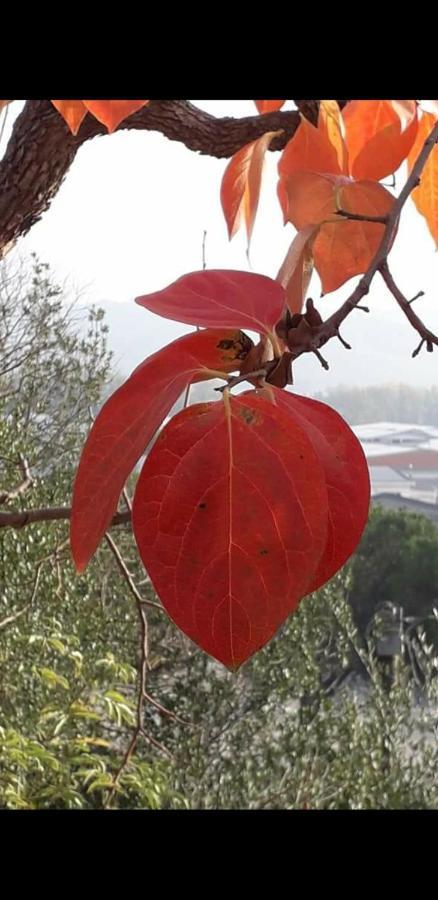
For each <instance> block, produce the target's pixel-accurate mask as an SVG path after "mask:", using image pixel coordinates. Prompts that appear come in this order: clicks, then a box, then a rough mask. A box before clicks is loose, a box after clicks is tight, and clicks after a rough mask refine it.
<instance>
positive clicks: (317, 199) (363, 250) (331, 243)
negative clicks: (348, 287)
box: [285, 172, 394, 293]
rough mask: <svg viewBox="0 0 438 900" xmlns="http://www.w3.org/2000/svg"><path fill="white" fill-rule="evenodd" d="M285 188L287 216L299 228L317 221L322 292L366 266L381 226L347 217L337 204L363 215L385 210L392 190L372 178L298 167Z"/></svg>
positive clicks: (391, 200)
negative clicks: (332, 173) (300, 169)
mask: <svg viewBox="0 0 438 900" xmlns="http://www.w3.org/2000/svg"><path fill="white" fill-rule="evenodd" d="M285 188H286V191H287V194H288V197H289V202H288V209H289V219H290V221H291V222H292V224H293V225H294V226H295V228H297V230H298V231H301V229H304V228H305V227H306V226H308V225H312V224H313V225H318V224H319V225H320V226H321V227H320V229H319V232H318V234H317V236H316V238H315V241H314V244H313V257H314V261H315V267H316V269H317V270H318V274H319V276H320V278H321V282H322V288H323V291H324V293H327V292H329V291H335V290H336V289H337V288H338V287H340V286H341V285H342V284H344V282H345V281H347V280H348V279H349V278H352V276H353V275H360V274H361V273H362V272H365V271H366V270H367V268H368V266H369V264H370V262H371V260H372V259H373V256H374V254H375V253H376V251H377V249H378V246H379V244H380V241H381V240H382V235H383V229H384V226H383V225H382V224H380V223H376V222H362V221H352V220H348V219H345V218H341V217H340V216H338V215H336V211H337V210H338V209H343V210H345V211H346V212H351V213H356V214H359V215H363V216H383V215H386V214H387V213H388V212H389V210H390V209H391V206H392V204H393V203H394V198H393V196H392V195H391V194H390V193H389V191H387V190H386V189H385V188H384V187H383V186H382V185H381V184H376V182H374V181H358V182H354V181H352V180H351V179H348V178H345V177H344V176H338V177H336V176H334V175H319V174H316V173H312V172H297V173H296V174H295V175H292V176H290V177H289V178H288V179H287V181H286V183H285Z"/></svg>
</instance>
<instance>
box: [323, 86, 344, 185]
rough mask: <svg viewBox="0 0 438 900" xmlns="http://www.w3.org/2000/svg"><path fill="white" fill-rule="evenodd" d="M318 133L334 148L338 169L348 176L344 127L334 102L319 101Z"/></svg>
mask: <svg viewBox="0 0 438 900" xmlns="http://www.w3.org/2000/svg"><path fill="white" fill-rule="evenodd" d="M318 131H320V132H321V133H322V134H324V135H325V137H326V140H328V141H329V143H330V144H331V145H332V146H333V147H334V149H335V151H336V156H337V159H338V163H339V169H340V171H341V172H343V173H344V174H345V175H348V151H347V145H346V143H345V125H344V120H343V118H342V113H341V110H340V109H339V106H338V103H337V102H336V100H320V103H319V115H318Z"/></svg>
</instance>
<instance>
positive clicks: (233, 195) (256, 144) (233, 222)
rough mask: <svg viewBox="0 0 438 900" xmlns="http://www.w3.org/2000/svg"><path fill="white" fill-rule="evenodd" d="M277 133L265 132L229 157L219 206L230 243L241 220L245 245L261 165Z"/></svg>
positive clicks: (257, 191) (255, 209) (256, 194)
mask: <svg viewBox="0 0 438 900" xmlns="http://www.w3.org/2000/svg"><path fill="white" fill-rule="evenodd" d="M277 134H281V132H280V131H268V132H266V134H264V135H263V136H262V137H261V138H258V140H257V141H252V142H251V143H250V144H246V145H245V147H242V149H241V150H238V152H237V153H235V154H234V156H233V157H232V158H231V160H230V162H229V163H228V165H227V168H226V169H225V172H224V176H223V179H222V185H221V203H222V209H223V212H224V216H225V221H226V223H227V227H228V234H229V237H230V240H231V238H232V237H234V235H235V234H236V232H237V231H238V230H239V228H240V225H241V223H242V218H243V221H244V222H245V225H246V231H247V235H248V243H249V242H250V240H251V233H252V229H253V226H254V220H255V216H256V212H257V206H258V202H259V196H260V185H261V180H262V172H263V162H264V157H265V153H266V150H267V149H268V147H269V144H270V143H271V141H272V138H273V137H275V136H276V135H277Z"/></svg>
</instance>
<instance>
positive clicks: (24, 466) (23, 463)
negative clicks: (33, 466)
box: [0, 453, 33, 503]
mask: <svg viewBox="0 0 438 900" xmlns="http://www.w3.org/2000/svg"><path fill="white" fill-rule="evenodd" d="M18 462H19V466H20V469H21V474H22V477H23V481H22V482H21V483H20V484H19V485H17V487H15V488H13V489H12V490H11V491H3V492H2V493H1V494H0V503H8V502H9V500H14V499H15V498H16V497H21V495H22V494H24V493H25V492H26V491H27V490H28V488H30V487H31V485H32V484H33V478H32V475H31V471H30V468H29V463H28V461H27V459H26V458H25V457H24V456H23V455H22V454H21V453H20V454H19V457H18Z"/></svg>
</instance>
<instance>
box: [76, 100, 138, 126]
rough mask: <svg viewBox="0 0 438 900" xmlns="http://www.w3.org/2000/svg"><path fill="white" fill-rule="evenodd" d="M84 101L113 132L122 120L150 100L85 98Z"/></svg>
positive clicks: (96, 116)
mask: <svg viewBox="0 0 438 900" xmlns="http://www.w3.org/2000/svg"><path fill="white" fill-rule="evenodd" d="M83 103H85V106H86V107H87V109H88V110H89V112H90V113H92V115H93V116H94V117H95V118H96V119H97V120H98V121H99V122H102V125H105V126H106V128H107V129H108V131H109V133H110V134H111V132H112V131H115V129H116V128H117V126H118V125H120V122H123V120H124V119H127V118H128V116H131V115H132V114H133V113H135V112H137V111H138V110H139V109H141V108H142V106H146V103H149V100H84V101H83Z"/></svg>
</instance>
